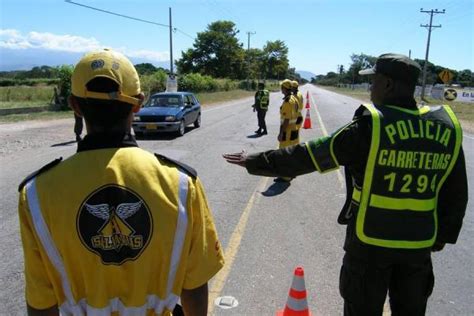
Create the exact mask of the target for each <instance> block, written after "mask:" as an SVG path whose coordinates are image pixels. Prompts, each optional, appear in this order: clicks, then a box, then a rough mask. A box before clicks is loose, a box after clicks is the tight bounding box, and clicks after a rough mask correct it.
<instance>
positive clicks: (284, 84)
mask: <svg viewBox="0 0 474 316" xmlns="http://www.w3.org/2000/svg"><path fill="white" fill-rule="evenodd" d="M280 86H281V87H283V88H285V89H291V80H290V79H285V80H283V81H282V82H280Z"/></svg>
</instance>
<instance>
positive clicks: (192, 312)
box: [181, 283, 209, 316]
mask: <svg viewBox="0 0 474 316" xmlns="http://www.w3.org/2000/svg"><path fill="white" fill-rule="evenodd" d="M208 296H209V294H208V290H207V283H205V284H203V285H201V286H200V287H197V288H195V289H192V290H185V289H183V291H182V293H181V304H182V305H183V309H184V315H186V316H206V315H207V300H208Z"/></svg>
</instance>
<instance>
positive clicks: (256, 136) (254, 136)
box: [247, 134, 264, 138]
mask: <svg viewBox="0 0 474 316" xmlns="http://www.w3.org/2000/svg"><path fill="white" fill-rule="evenodd" d="M262 136H264V135H262V134H250V135H247V138H260V137H262Z"/></svg>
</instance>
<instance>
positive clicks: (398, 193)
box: [352, 105, 462, 249]
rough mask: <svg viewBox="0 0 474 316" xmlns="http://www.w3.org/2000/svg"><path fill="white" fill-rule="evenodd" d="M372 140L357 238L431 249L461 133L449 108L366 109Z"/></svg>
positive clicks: (358, 196) (357, 193)
mask: <svg viewBox="0 0 474 316" xmlns="http://www.w3.org/2000/svg"><path fill="white" fill-rule="evenodd" d="M364 106H365V108H366V109H367V110H368V111H369V112H370V115H371V118H372V138H371V144H370V150H369V155H368V159H367V164H366V168H365V174H364V182H363V185H362V188H357V187H355V188H354V191H353V195H352V200H353V201H354V202H355V203H358V204H359V208H358V213H357V219H356V234H357V237H358V238H359V239H360V240H361V241H362V242H364V243H366V244H370V245H375V246H379V247H386V248H404V249H420V248H428V247H431V246H432V245H433V243H434V241H435V239H436V233H437V226H438V225H437V221H438V218H437V211H436V210H437V200H438V193H439V191H440V189H441V187H442V185H443V183H444V182H445V180H446V178H447V177H448V175H449V174H450V172H451V170H452V168H453V166H454V164H455V162H456V160H457V157H458V154H459V151H460V146H461V143H462V130H461V127H460V124H459V122H458V120H457V118H456V116H455V115H454V113H453V111H452V110H451V108H450V107H449V106H447V105H444V106H436V107H431V108H429V107H427V106H424V107H422V108H420V109H417V110H408V109H405V108H400V107H395V106H383V107H377V108H376V107H374V106H373V105H364Z"/></svg>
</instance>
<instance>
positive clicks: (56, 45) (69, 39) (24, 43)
mask: <svg viewBox="0 0 474 316" xmlns="http://www.w3.org/2000/svg"><path fill="white" fill-rule="evenodd" d="M104 47H108V46H106V45H103V44H101V43H100V42H99V41H98V40H97V39H95V38H94V37H89V38H86V37H81V36H75V35H67V34H66V35H58V34H52V33H40V32H29V33H28V34H26V35H25V34H22V33H21V32H19V31H17V30H14V29H0V48H6V49H22V50H24V49H45V50H53V51H63V52H71V53H83V52H88V51H91V50H97V49H101V48H104ZM109 48H112V49H114V50H117V51H119V52H122V53H123V54H125V55H127V56H128V57H135V58H143V59H148V60H150V61H167V60H169V53H168V52H157V51H149V50H134V49H129V48H127V47H120V48H113V47H109Z"/></svg>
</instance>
